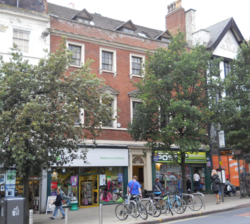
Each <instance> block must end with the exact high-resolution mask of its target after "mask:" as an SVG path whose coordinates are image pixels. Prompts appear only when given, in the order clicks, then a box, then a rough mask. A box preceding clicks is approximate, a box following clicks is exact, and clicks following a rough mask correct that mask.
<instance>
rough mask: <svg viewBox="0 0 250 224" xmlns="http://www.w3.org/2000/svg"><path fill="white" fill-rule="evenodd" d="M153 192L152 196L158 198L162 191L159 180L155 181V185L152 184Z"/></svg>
mask: <svg viewBox="0 0 250 224" xmlns="http://www.w3.org/2000/svg"><path fill="white" fill-rule="evenodd" d="M153 191H154V194H155V195H156V196H159V195H160V194H161V192H162V191H163V189H162V185H161V183H160V180H159V178H156V179H155V183H154V186H153Z"/></svg>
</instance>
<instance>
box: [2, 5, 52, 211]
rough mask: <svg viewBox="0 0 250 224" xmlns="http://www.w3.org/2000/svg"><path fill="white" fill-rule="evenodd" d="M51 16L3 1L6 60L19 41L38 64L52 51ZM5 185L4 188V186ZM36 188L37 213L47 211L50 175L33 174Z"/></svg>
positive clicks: (32, 186)
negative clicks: (9, 4) (38, 175)
mask: <svg viewBox="0 0 250 224" xmlns="http://www.w3.org/2000/svg"><path fill="white" fill-rule="evenodd" d="M49 28H50V18H49V16H48V15H46V14H44V13H38V12H35V11H30V10H26V9H23V8H17V7H12V6H7V5H4V4H0V40H1V41H0V55H1V56H3V59H4V60H5V61H8V60H9V58H10V52H11V50H10V48H12V47H13V43H15V44H17V46H18V47H19V49H20V50H21V52H22V53H23V58H24V60H29V62H30V63H31V64H34V65H35V64H37V63H38V62H39V60H40V59H41V58H43V57H44V56H45V52H44V49H47V50H48V51H50V35H49V32H47V30H48V29H49ZM18 183H19V181H18V180H17V181H16V191H18V195H22V187H21V185H20V187H19V186H18ZM1 189H2V188H1ZM30 189H32V191H33V197H32V198H33V201H32V202H31V204H32V205H31V206H32V207H33V209H34V212H35V213H40V212H45V209H46V201H47V198H46V195H47V176H45V175H42V177H33V178H30Z"/></svg>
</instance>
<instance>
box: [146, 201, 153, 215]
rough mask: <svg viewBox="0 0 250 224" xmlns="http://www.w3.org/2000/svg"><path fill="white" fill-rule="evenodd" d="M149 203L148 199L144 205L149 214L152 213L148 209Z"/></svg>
mask: <svg viewBox="0 0 250 224" xmlns="http://www.w3.org/2000/svg"><path fill="white" fill-rule="evenodd" d="M149 205H150V202H149V201H148V202H147V203H146V204H145V207H146V209H147V213H148V214H149V215H152V213H151V212H150V211H149Z"/></svg>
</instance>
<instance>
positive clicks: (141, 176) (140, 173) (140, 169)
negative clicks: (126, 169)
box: [133, 166, 144, 191]
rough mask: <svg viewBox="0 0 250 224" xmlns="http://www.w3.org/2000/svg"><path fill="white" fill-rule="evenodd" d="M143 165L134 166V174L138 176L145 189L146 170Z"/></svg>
mask: <svg viewBox="0 0 250 224" xmlns="http://www.w3.org/2000/svg"><path fill="white" fill-rule="evenodd" d="M143 168H144V167H143V166H133V176H137V177H138V182H139V183H140V184H141V188H142V191H143V189H144V171H143Z"/></svg>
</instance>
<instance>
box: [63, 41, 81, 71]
mask: <svg viewBox="0 0 250 224" xmlns="http://www.w3.org/2000/svg"><path fill="white" fill-rule="evenodd" d="M69 45H74V46H77V47H81V64H82V65H84V64H85V44H82V43H79V42H74V41H66V46H67V48H68V49H69ZM70 67H75V68H81V65H80V66H79V65H72V64H70Z"/></svg>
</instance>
